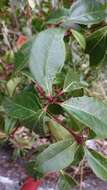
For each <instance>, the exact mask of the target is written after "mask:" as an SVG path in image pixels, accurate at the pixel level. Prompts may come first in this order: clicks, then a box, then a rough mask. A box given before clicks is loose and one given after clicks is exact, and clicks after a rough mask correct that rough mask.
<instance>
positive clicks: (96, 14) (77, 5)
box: [68, 0, 106, 25]
mask: <svg viewBox="0 0 107 190" xmlns="http://www.w3.org/2000/svg"><path fill="white" fill-rule="evenodd" d="M105 15H106V14H105V7H104V5H102V4H101V3H100V2H98V1H97V0H78V1H76V2H74V3H73V5H72V6H71V9H70V16H69V18H68V22H71V23H78V24H84V25H92V24H97V23H99V22H101V21H103V20H104V19H105Z"/></svg>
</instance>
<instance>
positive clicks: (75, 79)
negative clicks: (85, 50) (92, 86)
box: [63, 69, 82, 92]
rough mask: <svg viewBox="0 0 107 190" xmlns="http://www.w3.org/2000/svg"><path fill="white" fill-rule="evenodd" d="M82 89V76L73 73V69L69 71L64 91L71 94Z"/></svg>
mask: <svg viewBox="0 0 107 190" xmlns="http://www.w3.org/2000/svg"><path fill="white" fill-rule="evenodd" d="M81 87H82V86H81V84H80V74H79V73H78V72H75V71H73V69H69V70H68V73H67V74H66V76H65V81H64V87H63V91H64V92H69V91H73V90H76V89H80V88H81Z"/></svg>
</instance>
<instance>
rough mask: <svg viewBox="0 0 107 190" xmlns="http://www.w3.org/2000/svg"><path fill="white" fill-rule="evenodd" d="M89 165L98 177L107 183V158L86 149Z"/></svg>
mask: <svg viewBox="0 0 107 190" xmlns="http://www.w3.org/2000/svg"><path fill="white" fill-rule="evenodd" d="M85 156H86V158H87V161H88V164H89V166H90V167H91V169H92V170H93V172H94V173H95V174H96V176H97V177H99V178H101V179H102V180H104V181H107V158H106V157H104V156H103V155H101V154H100V153H98V152H96V151H94V150H88V149H86V148H85Z"/></svg>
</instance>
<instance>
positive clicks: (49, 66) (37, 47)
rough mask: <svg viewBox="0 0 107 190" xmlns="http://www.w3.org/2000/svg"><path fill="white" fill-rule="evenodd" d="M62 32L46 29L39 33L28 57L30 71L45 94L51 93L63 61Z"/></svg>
mask: <svg viewBox="0 0 107 190" xmlns="http://www.w3.org/2000/svg"><path fill="white" fill-rule="evenodd" d="M63 37H64V30H62V29H47V30H45V31H43V32H40V33H39V34H38V35H37V37H36V39H35V41H34V43H33V47H32V50H31V55H30V65H29V66H30V69H31V72H32V74H33V75H34V77H35V79H36V80H37V81H38V83H39V84H40V85H41V86H42V87H43V88H44V90H45V91H46V93H51V92H52V83H53V80H54V77H55V75H56V73H57V72H59V71H60V70H61V69H62V67H63V65H64V61H65V45H64V41H63Z"/></svg>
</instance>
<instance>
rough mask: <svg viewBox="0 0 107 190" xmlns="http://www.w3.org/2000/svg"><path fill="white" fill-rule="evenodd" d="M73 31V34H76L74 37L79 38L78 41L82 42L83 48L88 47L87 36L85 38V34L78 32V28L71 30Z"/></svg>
mask: <svg viewBox="0 0 107 190" xmlns="http://www.w3.org/2000/svg"><path fill="white" fill-rule="evenodd" d="M71 32H72V35H73V36H74V38H75V39H76V40H77V42H78V43H79V44H80V46H81V47H82V48H83V49H85V48H86V41H85V38H84V36H83V35H82V34H81V33H80V32H78V31H76V30H73V29H72V30H71Z"/></svg>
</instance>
